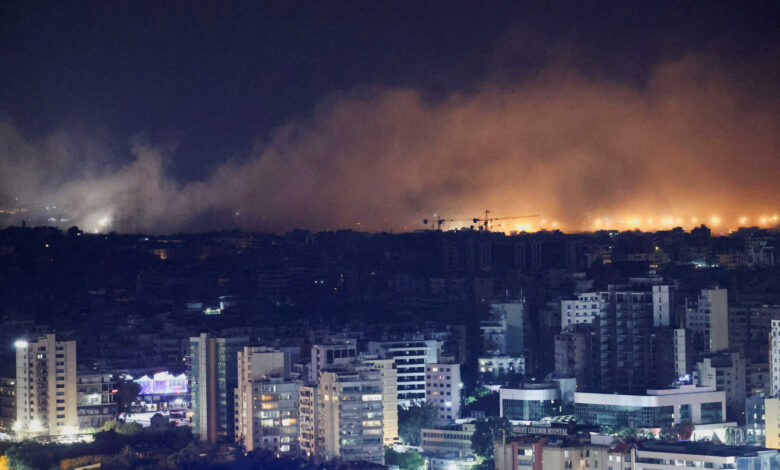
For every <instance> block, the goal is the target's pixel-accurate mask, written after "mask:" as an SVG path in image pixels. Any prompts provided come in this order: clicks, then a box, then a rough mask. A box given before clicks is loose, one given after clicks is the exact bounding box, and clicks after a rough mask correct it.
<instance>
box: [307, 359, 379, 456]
mask: <svg viewBox="0 0 780 470" xmlns="http://www.w3.org/2000/svg"><path fill="white" fill-rule="evenodd" d="M317 394H318V412H317V419H318V420H319V423H318V430H317V432H318V435H317V439H316V445H315V452H314V455H315V456H316V457H317V458H320V459H324V460H331V459H334V458H338V459H340V460H341V461H344V462H372V463H380V464H382V463H384V458H385V454H384V442H383V436H382V433H383V423H382V409H383V405H382V376H381V373H380V371H379V370H377V369H374V368H371V367H367V366H346V367H344V368H331V369H326V370H323V371H322V373H321V375H320V381H319V385H318V387H317Z"/></svg>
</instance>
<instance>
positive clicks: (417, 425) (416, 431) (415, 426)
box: [398, 403, 436, 446]
mask: <svg viewBox="0 0 780 470" xmlns="http://www.w3.org/2000/svg"><path fill="white" fill-rule="evenodd" d="M434 421H436V408H434V407H433V405H431V404H430V403H424V404H422V405H417V406H410V407H409V408H401V407H399V408H398V436H399V437H400V438H401V440H402V441H403V442H404V443H405V444H408V445H411V446H419V445H420V432H421V431H422V429H423V428H429V427H431V426H433V422H434Z"/></svg>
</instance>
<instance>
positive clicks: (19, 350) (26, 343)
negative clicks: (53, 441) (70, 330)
mask: <svg viewBox="0 0 780 470" xmlns="http://www.w3.org/2000/svg"><path fill="white" fill-rule="evenodd" d="M15 346H16V425H15V429H16V431H17V433H19V434H20V435H23V436H28V435H33V436H45V435H50V436H60V435H67V434H75V433H77V432H78V425H79V422H78V415H77V401H78V397H77V389H76V342H75V341H57V338H56V336H55V335H52V334H50V335H46V336H41V337H39V338H34V339H30V340H18V341H16V343H15Z"/></svg>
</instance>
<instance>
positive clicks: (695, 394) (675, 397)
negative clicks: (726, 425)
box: [574, 385, 726, 428]
mask: <svg viewBox="0 0 780 470" xmlns="http://www.w3.org/2000/svg"><path fill="white" fill-rule="evenodd" d="M574 412H575V414H576V416H577V421H578V422H581V423H585V424H593V425H599V426H612V427H624V426H634V427H637V428H660V427H663V426H664V425H667V424H672V423H680V422H690V423H693V424H696V425H698V424H717V423H722V422H724V421H725V417H726V392H723V391H717V390H715V387H697V386H695V385H681V386H679V388H672V389H665V390H648V391H647V393H646V394H645V395H618V394H610V393H579V392H577V393H575V394H574Z"/></svg>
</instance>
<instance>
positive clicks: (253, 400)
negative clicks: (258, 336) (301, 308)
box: [235, 346, 300, 453]
mask: <svg viewBox="0 0 780 470" xmlns="http://www.w3.org/2000/svg"><path fill="white" fill-rule="evenodd" d="M285 357H286V356H285V353H284V352H282V351H280V350H277V349H273V348H268V347H263V346H254V347H249V346H246V347H244V348H243V350H242V351H239V352H238V354H237V355H236V363H237V367H238V386H237V387H236V391H235V397H236V403H235V411H236V419H235V422H236V442H237V443H239V444H241V445H243V447H244V449H245V450H246V451H247V452H249V451H252V450H254V449H256V448H264V449H268V450H271V451H273V452H278V453H297V452H298V387H299V385H300V383H299V382H297V381H289V380H287V377H288V370H289V366H288V364H287V361H286V359H285Z"/></svg>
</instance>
